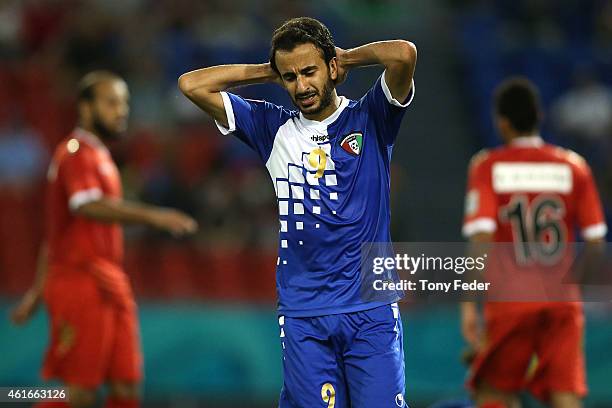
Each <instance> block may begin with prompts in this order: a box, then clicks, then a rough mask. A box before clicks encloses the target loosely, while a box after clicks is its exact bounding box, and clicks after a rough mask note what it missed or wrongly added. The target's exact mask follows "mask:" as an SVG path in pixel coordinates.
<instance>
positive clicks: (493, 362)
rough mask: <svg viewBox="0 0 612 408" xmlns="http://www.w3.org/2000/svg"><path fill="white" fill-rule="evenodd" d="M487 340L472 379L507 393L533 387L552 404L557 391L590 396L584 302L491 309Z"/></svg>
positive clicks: (487, 309)
mask: <svg viewBox="0 0 612 408" xmlns="http://www.w3.org/2000/svg"><path fill="white" fill-rule="evenodd" d="M485 327H486V339H485V345H484V347H483V350H482V351H481V352H480V353H479V354H478V355H477V356H476V358H475V360H474V362H473V364H472V367H471V375H470V378H469V380H468V385H469V386H470V388H472V389H474V388H475V387H476V386H477V385H478V384H480V383H486V384H487V385H489V386H491V387H494V388H496V389H498V390H501V391H506V392H518V391H520V390H523V389H527V390H529V391H531V392H532V393H533V395H534V396H536V397H537V398H539V399H541V400H543V401H548V400H549V398H550V393H551V392H555V391H556V392H571V393H575V394H577V395H579V396H585V395H586V393H587V386H586V375H585V367H584V365H585V364H584V353H583V330H584V316H583V313H582V308H581V306H580V305H579V304H567V303H566V304H552V305H551V304H548V305H546V306H540V307H537V308H532V309H531V310H530V309H529V308H524V307H520V306H518V307H512V305H511V304H504V303H496V304H487V305H486V306H485Z"/></svg>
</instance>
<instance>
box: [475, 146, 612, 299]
mask: <svg viewBox="0 0 612 408" xmlns="http://www.w3.org/2000/svg"><path fill="white" fill-rule="evenodd" d="M577 228H578V229H579V230H580V233H581V235H582V237H583V238H584V239H593V238H601V237H604V236H605V235H606V233H607V227H606V224H605V218H604V215H603V210H602V206H601V202H600V200H599V195H598V193H597V189H596V187H595V184H594V182H593V177H592V174H591V170H590V168H589V166H588V164H587V163H586V161H585V160H584V159H583V158H582V157H580V156H579V155H578V154H576V153H574V152H572V151H571V150H567V149H563V148H561V147H558V146H554V145H550V144H546V143H544V142H543V141H542V139H541V138H540V137H538V136H533V137H521V138H517V139H515V140H514V141H513V142H512V143H510V144H509V145H507V146H503V147H499V148H497V149H493V150H490V151H487V150H485V151H482V152H480V153H478V154H476V155H475V156H474V157H473V158H472V161H471V163H470V169H469V176H468V187H467V194H466V205H465V218H464V223H463V235H464V236H466V237H470V236H472V235H474V234H476V233H482V232H486V233H493V234H494V241H495V242H511V243H513V245H512V247H513V253H514V254H513V257H514V259H513V262H515V263H516V265H521V266H528V265H535V264H544V265H553V264H554V262H555V257H557V259H556V260H557V261H561V260H562V259H561V257H562V256H563V249H564V248H566V245H565V244H567V243H569V242H573V241H575V230H576V229H577ZM551 261H552V262H551ZM517 269H518V268H515V269H514V270H515V271H516V270H517ZM524 284H526V283H524ZM523 289H524V288H523ZM505 300H509V299H505Z"/></svg>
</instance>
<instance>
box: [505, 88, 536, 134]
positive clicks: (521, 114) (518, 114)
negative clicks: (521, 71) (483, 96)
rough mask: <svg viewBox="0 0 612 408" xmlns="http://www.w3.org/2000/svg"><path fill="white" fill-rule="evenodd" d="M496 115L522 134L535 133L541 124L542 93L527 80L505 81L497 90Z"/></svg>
mask: <svg viewBox="0 0 612 408" xmlns="http://www.w3.org/2000/svg"><path fill="white" fill-rule="evenodd" d="M494 99H495V113H496V114H497V115H499V116H502V117H504V118H506V119H508V120H509V121H510V124H511V125H512V127H513V128H514V129H515V130H516V131H517V132H521V133H529V132H534V131H536V130H537V129H538V125H539V123H540V112H541V111H540V93H539V92H538V89H537V88H536V86H535V85H534V84H533V83H532V82H531V81H530V80H528V79H527V78H523V77H514V78H509V79H506V80H505V81H503V82H502V83H501V84H500V85H499V86H498V87H497V89H496V90H495V96H494Z"/></svg>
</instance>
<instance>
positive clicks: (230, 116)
mask: <svg viewBox="0 0 612 408" xmlns="http://www.w3.org/2000/svg"><path fill="white" fill-rule="evenodd" d="M220 94H221V98H223V107H224V108H225V115H226V116H227V124H228V127H225V126H223V125H222V124H221V123H220V122H219V121H217V120H216V119H215V125H217V129H219V132H221V134H222V135H229V134H230V133H232V132H233V131H235V130H236V117H235V116H234V108H233V106H232V101H231V100H230V97H229V95H228V94H227V92H220Z"/></svg>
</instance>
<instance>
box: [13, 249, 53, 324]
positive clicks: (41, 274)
mask: <svg viewBox="0 0 612 408" xmlns="http://www.w3.org/2000/svg"><path fill="white" fill-rule="evenodd" d="M47 258H48V248H47V244H46V243H43V244H42V245H41V246H40V250H39V252H38V261H37V263H36V277H35V278H34V284H33V285H32V287H31V288H30V289H28V291H27V292H26V293H25V295H23V297H22V298H21V301H20V302H19V304H18V305H17V307H15V309H13V311H12V312H11V320H12V321H13V323H15V324H18V325H21V324H24V323H26V322H27V321H28V320H29V319H30V317H32V315H33V314H34V312H35V311H36V310H37V309H38V306H39V305H40V300H41V299H42V293H43V288H44V287H45V279H46V277H47Z"/></svg>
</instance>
